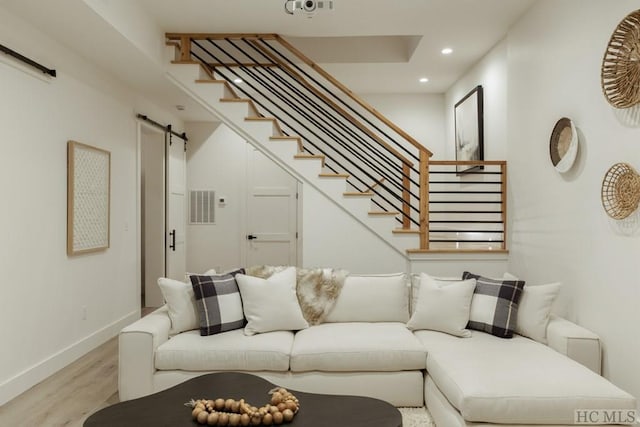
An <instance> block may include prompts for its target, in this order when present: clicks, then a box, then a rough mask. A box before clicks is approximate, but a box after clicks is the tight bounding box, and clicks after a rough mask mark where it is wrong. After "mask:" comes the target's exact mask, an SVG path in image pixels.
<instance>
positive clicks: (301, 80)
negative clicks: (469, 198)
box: [252, 43, 413, 168]
mask: <svg viewBox="0 0 640 427" xmlns="http://www.w3.org/2000/svg"><path fill="white" fill-rule="evenodd" d="M252 45H253V46H255V48H256V49H259V50H260V51H261V52H262V53H263V54H265V55H266V56H268V57H269V58H270V59H271V60H272V61H274V62H275V63H276V64H278V65H279V66H280V67H281V68H282V69H283V70H285V71H286V72H287V73H289V74H290V75H292V76H294V77H295V79H296V80H297V81H298V82H299V83H301V84H303V85H304V86H305V87H306V88H307V89H309V90H310V91H312V92H313V93H314V94H315V95H316V96H318V97H319V98H321V99H322V100H323V101H324V102H326V103H327V104H329V105H330V106H331V108H333V109H334V110H336V111H337V112H338V113H340V115H342V116H343V117H344V118H345V119H347V120H348V121H349V123H351V124H352V125H354V126H355V127H357V128H358V129H360V130H361V131H362V132H364V133H365V134H367V135H368V136H370V137H371V138H373V139H374V140H375V141H376V142H377V143H378V144H380V145H382V146H383V147H385V148H386V149H387V150H388V151H389V152H390V153H391V154H393V155H394V156H395V157H396V158H398V159H399V160H400V161H401V162H402V163H404V164H405V165H408V166H409V168H411V167H412V166H413V163H411V161H409V159H407V158H406V157H405V156H403V155H402V154H400V152H399V151H398V150H396V149H395V148H393V147H392V146H391V145H389V144H388V143H387V142H386V141H384V140H383V139H382V138H380V137H379V136H378V135H376V134H375V133H373V132H371V129H369V128H368V127H366V126H365V125H363V124H362V123H361V122H360V121H359V120H357V119H356V118H355V117H353V116H352V115H351V114H349V112H348V111H347V110H345V109H344V108H342V107H340V106H339V105H338V104H336V103H335V102H334V101H332V100H331V99H330V98H329V97H328V96H326V95H325V94H324V93H322V92H321V91H319V90H318V89H317V88H316V87H314V86H313V85H311V84H310V83H309V82H308V81H307V80H305V79H304V78H303V77H302V76H301V75H300V74H299V73H298V72H296V71H295V70H294V69H293V68H292V67H290V66H289V65H287V64H285V63H284V62H283V61H282V60H280V59H278V58H277V57H276V56H275V55H273V54H272V53H271V52H269V51H268V50H267V49H265V48H264V47H263V46H261V45H260V44H258V43H252Z"/></svg>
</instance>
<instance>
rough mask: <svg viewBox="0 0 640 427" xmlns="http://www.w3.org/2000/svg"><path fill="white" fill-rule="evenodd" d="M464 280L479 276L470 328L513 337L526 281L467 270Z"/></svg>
mask: <svg viewBox="0 0 640 427" xmlns="http://www.w3.org/2000/svg"><path fill="white" fill-rule="evenodd" d="M462 279H463V280H467V279H476V289H475V291H474V293H473V298H472V299H471V312H470V313H469V324H468V326H467V327H468V328H469V329H475V330H478V331H483V332H487V333H489V334H491V335H495V336H496V337H500V338H511V337H513V333H514V332H515V330H516V324H517V320H518V304H519V303H520V297H521V296H522V288H524V280H498V279H488V278H486V277H482V276H479V275H477V274H471V273H469V272H468V271H465V272H464V273H463V274H462Z"/></svg>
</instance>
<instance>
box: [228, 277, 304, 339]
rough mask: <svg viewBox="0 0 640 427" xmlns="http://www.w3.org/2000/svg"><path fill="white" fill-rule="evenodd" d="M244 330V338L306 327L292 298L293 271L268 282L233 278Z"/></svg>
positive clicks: (294, 287) (300, 312)
mask: <svg viewBox="0 0 640 427" xmlns="http://www.w3.org/2000/svg"><path fill="white" fill-rule="evenodd" d="M236 281H237V282H238V287H239V288H240V295H241V296H242V306H243V309H244V317H245V318H246V319H247V322H248V323H247V326H245V328H244V334H245V335H255V334H257V333H261V332H270V331H298V330H300V329H305V328H308V327H309V324H308V323H307V321H306V320H305V319H304V317H303V316H302V310H300V304H299V303H298V297H297V295H296V268H295V267H289V268H287V269H285V270H283V271H281V272H279V273H275V274H273V275H272V276H271V277H269V278H268V279H261V278H259V277H253V276H246V275H244V274H238V275H236Z"/></svg>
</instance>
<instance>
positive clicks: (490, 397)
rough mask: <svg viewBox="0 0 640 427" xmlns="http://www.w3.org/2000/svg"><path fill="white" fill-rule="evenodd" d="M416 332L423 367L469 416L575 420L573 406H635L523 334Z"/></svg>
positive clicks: (516, 421)
mask: <svg viewBox="0 0 640 427" xmlns="http://www.w3.org/2000/svg"><path fill="white" fill-rule="evenodd" d="M415 335H416V336H417V337H418V339H419V340H420V341H421V342H422V343H423V344H424V346H425V348H426V350H427V372H429V375H430V376H431V378H433V381H434V382H435V383H436V385H437V386H438V388H439V389H440V391H441V392H442V393H443V394H444V395H445V396H446V398H447V400H448V401H449V402H451V404H452V405H453V406H454V407H455V408H456V409H457V410H458V411H460V413H461V414H462V416H463V417H464V419H465V420H467V421H471V422H493V423H504V424H527V423H530V424H573V421H574V410H575V409H604V408H608V409H620V410H627V409H634V408H635V407H636V400H635V398H634V397H633V396H631V395H629V394H628V393H626V392H624V391H622V390H620V389H619V388H617V387H616V386H614V385H613V384H611V383H610V382H609V381H607V380H606V379H604V378H603V377H601V376H599V375H597V374H595V373H594V372H592V371H591V370H589V369H587V368H586V367H584V366H582V365H581V364H579V363H577V362H575V361H573V360H571V359H569V358H567V357H565V356H563V355H561V354H559V353H557V352H556V351H554V350H553V349H551V348H549V347H547V346H545V345H543V344H540V343H537V342H535V341H533V340H530V339H528V338H525V337H521V336H517V335H516V336H514V337H513V339H510V340H504V339H500V338H497V337H495V336H492V335H489V334H486V333H483V332H476V331H472V337H471V338H468V339H460V338H456V337H453V336H451V335H447V334H443V333H439V332H434V331H417V332H415Z"/></svg>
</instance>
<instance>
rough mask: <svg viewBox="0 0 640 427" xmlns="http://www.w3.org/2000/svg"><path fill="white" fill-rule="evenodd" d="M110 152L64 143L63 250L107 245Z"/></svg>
mask: <svg viewBox="0 0 640 427" xmlns="http://www.w3.org/2000/svg"><path fill="white" fill-rule="evenodd" d="M110 193H111V153H110V152H108V151H105V150H102V149H100V148H96V147H92V146H90V145H86V144H81V143H79V142H75V141H69V142H68V143H67V254H68V255H78V254H82V253H87V252H95V251H99V250H103V249H107V248H108V247H109V220H110V218H109V215H110V213H109V212H110V197H111V194H110Z"/></svg>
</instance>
